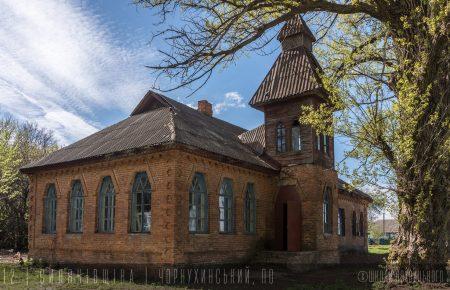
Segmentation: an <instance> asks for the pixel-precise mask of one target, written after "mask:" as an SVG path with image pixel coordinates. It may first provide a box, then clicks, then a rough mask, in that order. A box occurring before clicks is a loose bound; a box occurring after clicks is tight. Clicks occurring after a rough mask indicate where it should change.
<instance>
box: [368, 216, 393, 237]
mask: <svg viewBox="0 0 450 290" xmlns="http://www.w3.org/2000/svg"><path fill="white" fill-rule="evenodd" d="M373 228H374V230H376V231H377V232H379V233H383V235H384V237H386V238H387V239H394V238H396V237H397V235H398V222H397V220H395V219H385V220H382V219H380V220H376V221H375V222H374V227H373Z"/></svg>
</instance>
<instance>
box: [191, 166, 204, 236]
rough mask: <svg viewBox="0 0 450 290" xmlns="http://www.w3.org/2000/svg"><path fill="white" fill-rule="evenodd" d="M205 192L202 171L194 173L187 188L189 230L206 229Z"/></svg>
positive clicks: (202, 230)
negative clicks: (188, 188) (189, 186)
mask: <svg viewBox="0 0 450 290" xmlns="http://www.w3.org/2000/svg"><path fill="white" fill-rule="evenodd" d="M207 207H208V202H207V192H206V183H205V179H204V176H203V174H202V173H198V172H197V173H195V175H194V178H193V179H192V183H191V188H190V190H189V231H191V232H206V231H207V217H208V212H207Z"/></svg>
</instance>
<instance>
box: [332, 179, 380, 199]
mask: <svg viewBox="0 0 450 290" xmlns="http://www.w3.org/2000/svg"><path fill="white" fill-rule="evenodd" d="M338 189H339V193H343V194H354V195H357V196H359V197H361V198H363V199H366V200H368V201H369V202H372V201H373V199H372V197H371V196H370V195H368V194H367V193H365V192H363V191H361V190H359V189H357V188H355V189H351V187H350V184H348V183H347V182H345V181H344V180H342V179H340V178H338Z"/></svg>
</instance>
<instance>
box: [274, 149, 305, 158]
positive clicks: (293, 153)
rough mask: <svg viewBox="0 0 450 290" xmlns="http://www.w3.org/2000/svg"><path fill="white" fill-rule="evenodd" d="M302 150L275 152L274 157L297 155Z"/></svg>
mask: <svg viewBox="0 0 450 290" xmlns="http://www.w3.org/2000/svg"><path fill="white" fill-rule="evenodd" d="M302 152H303V150H298V151H287V152H277V153H276V155H277V156H282V157H283V156H292V155H297V154H300V153H302Z"/></svg>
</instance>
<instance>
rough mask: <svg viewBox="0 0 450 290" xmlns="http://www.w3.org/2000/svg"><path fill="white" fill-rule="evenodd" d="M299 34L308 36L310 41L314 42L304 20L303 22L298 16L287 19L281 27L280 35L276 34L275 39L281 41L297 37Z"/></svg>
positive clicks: (314, 39) (312, 35)
mask: <svg viewBox="0 0 450 290" xmlns="http://www.w3.org/2000/svg"><path fill="white" fill-rule="evenodd" d="M300 33H304V34H305V35H307V36H309V37H310V38H311V39H312V41H316V38H315V37H314V34H313V33H312V32H311V30H310V29H309V27H308V25H307V24H306V22H305V20H303V18H302V17H301V16H300V15H295V16H294V17H292V18H291V19H289V20H288V21H287V22H286V24H284V25H283V27H282V28H281V30H280V33H278V36H277V39H278V40H279V41H283V40H284V39H286V38H287V37H289V36H293V35H297V34H300Z"/></svg>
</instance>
